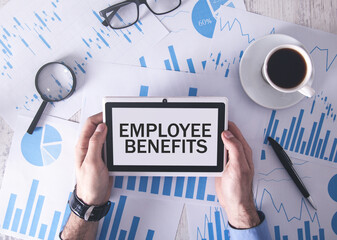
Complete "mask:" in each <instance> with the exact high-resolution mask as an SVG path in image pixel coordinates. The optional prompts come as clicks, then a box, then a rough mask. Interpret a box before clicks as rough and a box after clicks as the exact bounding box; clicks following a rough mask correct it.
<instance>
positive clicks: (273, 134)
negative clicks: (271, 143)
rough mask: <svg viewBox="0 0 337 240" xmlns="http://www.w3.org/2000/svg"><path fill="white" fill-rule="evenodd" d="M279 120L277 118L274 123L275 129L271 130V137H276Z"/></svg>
mask: <svg viewBox="0 0 337 240" xmlns="http://www.w3.org/2000/svg"><path fill="white" fill-rule="evenodd" d="M278 122H279V120H277V119H276V120H275V123H274V127H273V131H272V132H271V135H270V137H271V138H275V134H276V129H277V126H278Z"/></svg>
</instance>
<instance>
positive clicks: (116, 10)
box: [100, 6, 122, 27]
mask: <svg viewBox="0 0 337 240" xmlns="http://www.w3.org/2000/svg"><path fill="white" fill-rule="evenodd" d="M121 7H122V6H120V7H116V6H110V7H108V8H106V9H104V10H102V11H100V15H101V16H102V17H103V16H104V14H103V12H108V11H109V10H110V9H113V11H112V13H111V14H110V15H109V16H107V17H106V19H104V21H103V22H102V24H103V25H104V26H105V27H107V26H109V23H108V21H109V22H110V20H111V19H112V18H113V17H114V16H115V15H116V13H117V12H118V10H119V9H120V8H121ZM107 20H108V21H107Z"/></svg>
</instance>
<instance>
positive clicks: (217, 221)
mask: <svg viewBox="0 0 337 240" xmlns="http://www.w3.org/2000/svg"><path fill="white" fill-rule="evenodd" d="M214 216H215V229H216V237H217V240H222V231H221V221H220V212H219V211H215V212H214Z"/></svg>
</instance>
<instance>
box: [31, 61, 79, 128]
mask: <svg viewBox="0 0 337 240" xmlns="http://www.w3.org/2000/svg"><path fill="white" fill-rule="evenodd" d="M35 87H36V90H37V91H38V93H39V94H40V96H41V98H42V100H43V102H42V104H41V106H40V108H39V110H38V111H37V113H36V115H35V117H34V119H33V121H32V123H31V124H30V126H29V128H28V130H27V133H29V134H32V133H33V132H34V130H35V128H36V125H37V123H38V122H39V119H40V117H41V115H42V113H43V111H44V109H45V108H46V106H47V103H48V102H50V103H51V102H58V101H61V100H64V99H66V98H67V97H69V96H70V95H71V94H73V92H74V91H75V88H76V77H75V73H74V72H73V71H72V70H71V68H69V67H68V66H67V65H65V64H63V63H60V62H51V63H47V64H45V65H43V66H42V67H41V68H40V69H39V71H38V72H37V74H36V77H35Z"/></svg>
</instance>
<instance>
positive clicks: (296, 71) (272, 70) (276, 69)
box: [267, 48, 307, 88]
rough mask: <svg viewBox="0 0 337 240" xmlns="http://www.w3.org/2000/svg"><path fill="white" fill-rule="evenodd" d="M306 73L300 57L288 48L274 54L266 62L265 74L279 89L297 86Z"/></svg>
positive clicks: (304, 64)
mask: <svg viewBox="0 0 337 240" xmlns="http://www.w3.org/2000/svg"><path fill="white" fill-rule="evenodd" d="M306 72H307V66H306V63H305V60H304V58H303V57H302V55H301V54H300V53H299V52H297V51H295V50H293V49H289V48H284V49H280V50H277V51H276V52H274V53H273V54H272V55H271V56H270V58H269V61H268V62H267V73H268V76H269V78H270V80H271V81H272V82H273V83H274V84H275V85H277V86H279V87H281V88H293V87H296V86H298V85H299V84H300V83H301V82H302V81H303V80H304V77H305V75H306Z"/></svg>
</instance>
